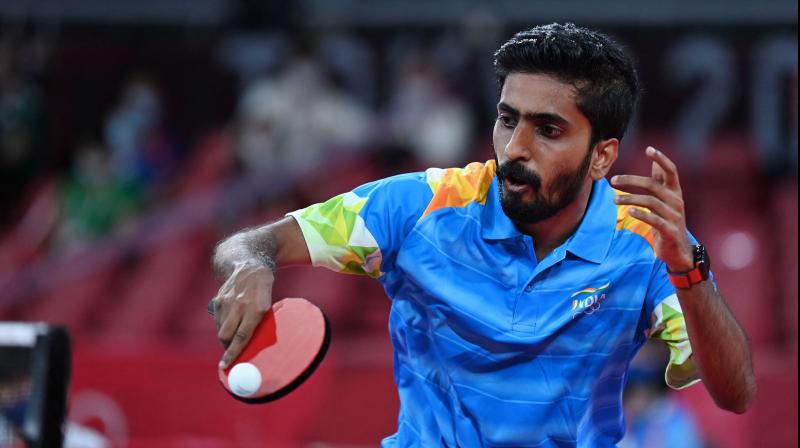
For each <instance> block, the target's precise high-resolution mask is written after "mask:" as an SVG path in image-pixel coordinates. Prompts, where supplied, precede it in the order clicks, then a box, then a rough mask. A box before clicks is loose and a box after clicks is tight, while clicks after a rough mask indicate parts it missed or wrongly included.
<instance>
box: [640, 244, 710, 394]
mask: <svg viewBox="0 0 800 448" xmlns="http://www.w3.org/2000/svg"><path fill="white" fill-rule="evenodd" d="M689 240H690V242H691V243H692V244H697V240H696V239H695V238H694V237H693V236H692V235H691V234H689ZM712 281H713V279H712ZM646 300H647V303H648V304H650V307H649V308H650V310H652V311H651V313H650V327H649V329H648V330H647V335H648V336H649V337H650V338H652V339H660V340H662V341H664V342H665V343H666V344H667V346H668V347H669V352H670V356H669V364H668V365H667V369H666V372H665V374H664V379H665V381H666V382H667V385H668V386H670V387H671V388H673V389H683V388H685V387H689V386H691V385H692V384H695V383H697V382H699V381H700V375H699V374H698V372H697V368H696V366H695V364H694V360H693V359H692V345H691V344H690V342H689V334H688V332H687V331H686V321H685V319H684V316H683V311H682V310H681V305H680V303H679V302H678V296H677V295H676V293H675V287H674V286H672V284H671V283H670V282H669V277H668V276H667V268H666V266H665V265H664V263H663V262H662V261H661V260H658V259H656V260H655V262H654V266H653V271H652V273H651V277H650V283H649V285H648V288H647V298H646Z"/></svg>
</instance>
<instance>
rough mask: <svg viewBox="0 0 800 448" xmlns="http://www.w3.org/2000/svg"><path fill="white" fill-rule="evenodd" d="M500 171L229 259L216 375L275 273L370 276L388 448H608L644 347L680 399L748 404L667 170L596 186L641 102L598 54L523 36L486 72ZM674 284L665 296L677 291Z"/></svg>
mask: <svg viewBox="0 0 800 448" xmlns="http://www.w3.org/2000/svg"><path fill="white" fill-rule="evenodd" d="M495 69H496V73H497V77H498V80H499V82H500V85H501V94H500V102H499V104H498V107H497V113H498V116H497V121H496V123H495V127H494V149H495V160H490V161H488V162H486V163H483V164H481V163H473V164H470V165H468V166H467V167H465V168H463V169H429V170H427V171H426V172H424V173H415V174H406V175H400V176H396V177H392V178H389V179H384V180H380V181H377V182H373V183H369V184H366V185H364V186H361V187H358V188H356V189H355V190H353V191H352V192H349V193H345V194H343V195H340V196H337V197H335V198H333V199H331V200H329V201H327V202H325V203H322V204H316V205H312V206H310V207H308V208H306V209H303V210H299V211H296V212H293V213H290V214H289V217H287V218H284V219H283V220H281V221H278V222H276V223H273V224H269V225H266V226H263V227H259V228H255V229H252V230H246V231H243V232H241V233H238V234H236V235H233V236H232V237H230V238H229V239H227V240H225V241H223V242H222V243H221V244H220V245H219V246H218V248H217V250H216V253H215V255H214V263H215V266H216V268H217V269H218V270H219V271H220V273H222V274H223V275H225V276H227V281H226V282H225V284H224V285H223V286H222V288H221V289H220V291H219V294H218V295H217V297H216V299H215V307H216V319H217V325H218V329H219V332H218V336H219V339H220V340H221V341H222V343H223V344H224V345H225V346H226V347H227V350H226V352H225V354H224V355H223V358H222V361H221V364H222V365H223V366H224V365H226V364H227V363H229V362H230V361H231V360H232V359H234V358H235V356H236V355H237V354H238V353H239V352H240V351H241V349H242V346H243V345H244V344H245V343H246V342H247V340H248V338H249V337H250V334H251V333H252V331H253V328H254V327H255V326H256V325H257V323H258V322H259V320H260V319H261V316H262V315H263V313H264V312H265V310H267V309H268V308H269V306H270V303H271V300H272V298H271V288H272V283H273V282H274V280H275V268H276V266H277V265H285V264H291V263H308V262H312V263H313V264H314V265H316V266H325V267H328V268H331V269H334V270H337V271H341V272H349V273H359V274H367V275H371V276H373V277H376V278H378V279H379V281H381V283H382V284H383V286H384V288H385V290H386V292H387V294H388V296H389V297H390V298H391V299H392V310H391V314H390V318H389V331H390V333H391V337H392V342H393V345H394V352H395V353H394V360H395V380H396V382H397V386H398V389H399V394H400V403H401V404H400V414H399V419H398V425H399V427H398V432H397V433H396V434H395V435H393V436H391V437H389V438H387V439H385V440H384V441H383V446H385V447H394V446H398V447H408V446H415V447H416V446H424V447H430V446H450V447H454V446H462V447H473V446H504V447H511V446H514V447H519V446H537V447H549V446H580V447H597V446H613V445H614V444H615V443H617V442H618V441H619V440H620V439H621V438H622V435H623V432H624V422H623V417H622V415H623V414H622V390H623V386H624V384H625V379H626V371H627V367H628V365H629V363H630V361H631V359H632V358H633V357H634V355H635V354H636V352H637V350H638V349H639V348H640V347H641V346H642V344H643V343H644V342H645V340H646V339H647V338H648V337H649V338H656V339H661V340H664V341H665V342H666V343H667V344H668V345H669V347H670V350H671V359H670V363H669V366H668V367H667V371H666V375H665V378H666V381H667V383H668V384H669V385H670V386H672V387H674V388H682V387H686V386H688V385H690V384H693V383H695V382H697V381H699V380H701V379H702V380H703V383H704V384H705V386H706V388H707V389H708V391H709V393H710V394H711V396H712V397H713V398H714V400H715V401H716V402H717V403H718V404H719V406H720V407H722V408H724V409H728V410H731V411H733V412H737V413H741V412H744V411H745V410H746V409H747V407H748V405H749V403H750V402H751V401H752V399H753V396H754V394H755V389H756V387H755V380H754V375H753V371H752V365H751V360H750V351H749V348H748V342H747V339H746V336H745V334H744V332H743V331H742V329H741V328H740V327H739V325H738V324H737V323H736V321H735V319H734V318H733V316H732V315H731V313H730V311H729V310H728V308H727V307H726V306H725V303H724V302H723V300H722V298H721V297H720V295H719V293H718V291H717V290H716V287H715V286H714V285H713V284H712V281H711V279H710V278H709V275H710V274H709V273H708V269H707V268H708V258H707V256H706V255H705V253H704V250H703V249H702V247H696V246H694V245H695V244H696V243H697V242H696V241H695V240H694V239H693V237H692V236H691V235H690V234H689V233H688V231H687V230H686V226H685V217H684V210H683V200H682V192H681V187H680V183H679V181H678V173H677V170H676V167H675V165H674V164H673V163H672V162H671V161H670V160H669V159H668V158H667V157H666V156H665V155H664V154H663V153H661V152H659V151H657V150H655V149H654V148H647V150H646V154H647V157H649V158H650V159H651V160H652V173H651V176H649V177H645V176H635V175H620V176H615V177H614V178H612V179H611V185H613V186H614V187H616V188H619V189H623V190H624V189H629V188H634V187H635V188H639V189H641V190H643V191H644V192H645V193H643V194H626V193H623V192H622V191H619V190H615V189H612V187H611V186H610V185H609V182H608V181H607V180H606V179H605V177H604V176H605V175H606V173H608V171H609V169H610V167H611V165H612V164H613V163H614V161H615V160H616V158H617V154H618V150H619V141H620V139H621V138H622V136H623V134H624V132H625V129H626V127H627V124H628V122H629V120H630V117H631V114H632V111H633V108H634V105H635V102H636V99H637V95H638V90H639V85H638V80H637V75H636V72H635V69H634V67H633V65H632V63H631V61H630V59H629V58H628V56H626V55H625V54H624V52H623V51H622V50H621V49H620V48H619V46H618V45H617V44H615V43H614V42H612V41H611V40H610V39H609V38H607V37H606V36H604V35H602V34H600V33H597V32H593V31H590V30H586V29H583V28H579V27H576V26H574V25H571V24H567V25H559V24H553V25H547V26H540V27H535V28H533V29H531V30H528V31H524V32H521V33H519V34H517V35H516V36H514V37H513V38H512V39H511V40H509V41H508V42H506V43H505V44H504V45H503V46H502V47H501V48H500V49H499V50H498V51H497V53H496V54H495ZM671 282H674V284H675V285H677V286H673V285H672V284H671Z"/></svg>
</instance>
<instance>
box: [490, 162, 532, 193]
mask: <svg viewBox="0 0 800 448" xmlns="http://www.w3.org/2000/svg"><path fill="white" fill-rule="evenodd" d="M497 177H499V178H500V180H501V181H502V180H504V179H507V178H509V177H510V178H511V179H513V180H514V181H516V182H522V183H524V184H528V185H529V186H531V187H532V188H533V189H534V190H539V188H540V187H541V186H542V178H541V177H539V175H538V174H536V173H535V172H533V171H528V170H527V169H526V168H525V166H524V165H522V163H521V162H517V161H509V162H506V163H504V164H502V165H500V166H498V167H497Z"/></svg>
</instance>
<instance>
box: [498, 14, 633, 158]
mask: <svg viewBox="0 0 800 448" xmlns="http://www.w3.org/2000/svg"><path fill="white" fill-rule="evenodd" d="M494 70H495V75H496V76H497V80H498V82H499V83H500V87H501V88H502V87H503V84H504V83H505V80H506V77H508V75H510V74H511V73H532V74H545V75H549V76H552V77H554V78H555V79H558V80H559V81H561V82H564V83H567V84H571V85H573V86H574V87H575V89H576V91H577V94H576V97H575V103H576V105H577V107H578V110H580V111H581V113H583V115H585V116H586V118H587V119H588V120H589V123H591V125H592V139H591V143H592V145H594V143H596V142H597V141H599V140H604V139H608V138H617V139H622V137H623V136H624V135H625V130H626V129H627V127H628V123H629V122H630V120H631V117H632V116H633V111H634V109H635V107H636V103H637V101H638V98H639V89H640V87H639V77H638V75H637V74H636V68H635V66H634V62H633V59H632V58H631V56H630V55H628V54H627V53H626V52H625V50H624V49H623V48H622V46H620V45H619V44H618V43H616V42H614V41H613V40H612V39H611V38H609V37H608V36H606V35H604V34H602V33H599V32H597V31H593V30H589V29H586V28H581V27H578V26H575V25H574V24H572V23H567V24H559V23H552V24H549V25H541V26H536V27H533V28H531V29H529V30H526V31H521V32H519V33H517V34H516V35H514V37H512V38H511V39H509V40H508V41H507V42H506V43H504V44H503V45H502V46H501V47H500V48H499V49H498V50H497V52H495V54H494Z"/></svg>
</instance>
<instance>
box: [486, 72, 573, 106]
mask: <svg viewBox="0 0 800 448" xmlns="http://www.w3.org/2000/svg"><path fill="white" fill-rule="evenodd" d="M576 95H577V91H576V89H575V86H573V85H572V84H568V83H565V82H563V81H560V80H558V79H557V78H554V77H553V76H550V75H546V74H541V73H520V72H516V73H511V74H509V75H508V77H506V80H505V83H504V84H503V89H502V91H501V92H500V102H501V103H504V104H506V105H507V106H510V107H512V108H514V109H516V110H517V111H518V112H520V113H523V114H524V113H536V112H554V111H556V110H558V111H561V113H568V112H572V113H580V111H579V110H578V108H577V105H576V104H575V98H576Z"/></svg>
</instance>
